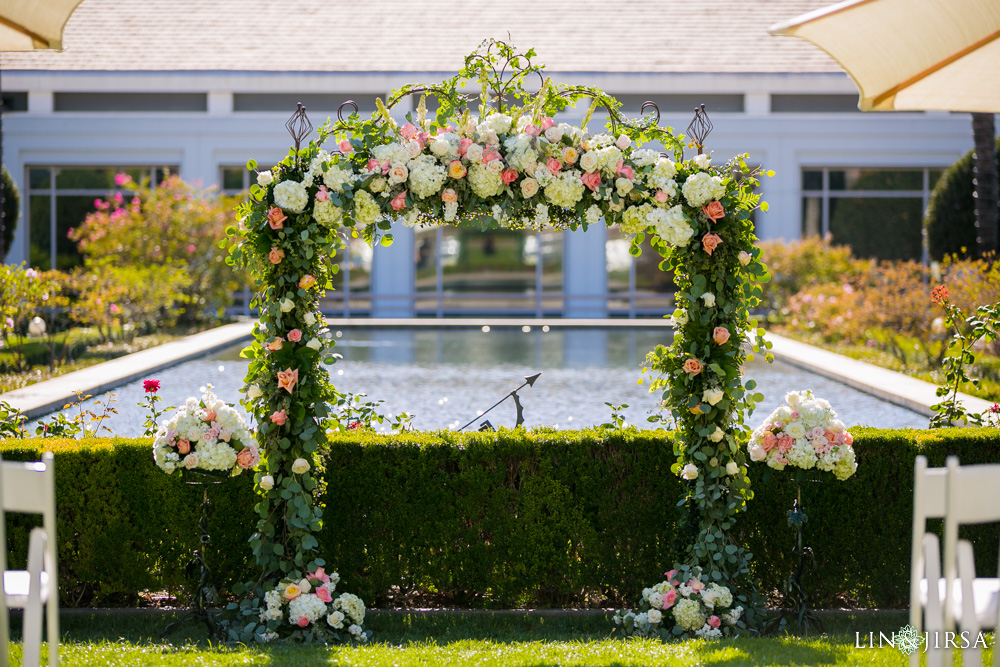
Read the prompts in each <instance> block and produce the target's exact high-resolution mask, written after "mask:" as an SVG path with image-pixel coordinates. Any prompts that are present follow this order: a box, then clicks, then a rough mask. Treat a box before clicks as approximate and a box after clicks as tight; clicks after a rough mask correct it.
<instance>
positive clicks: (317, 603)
mask: <svg viewBox="0 0 1000 667" xmlns="http://www.w3.org/2000/svg"><path fill="white" fill-rule="evenodd" d="M303 616H304V617H306V618H308V619H309V622H310V623H315V622H316V621H318V620H319V619H320V618H322V617H323V616H326V604H325V603H324V602H323V601H322V600H320V599H319V598H318V597H316V596H315V595H312V594H308V593H303V594H302V595H299V596H298V597H297V598H295V599H294V600H292V601H291V602H289V603H288V622H289V623H291V624H293V625H294V624H296V623H297V622H298V620H299V619H300V618H302V617H303Z"/></svg>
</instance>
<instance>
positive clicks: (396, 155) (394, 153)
mask: <svg viewBox="0 0 1000 667" xmlns="http://www.w3.org/2000/svg"><path fill="white" fill-rule="evenodd" d="M372 157H374V158H375V159H376V160H378V161H379V162H385V161H386V160H388V161H389V166H390V167H395V166H397V165H405V164H406V163H407V162H408V161H409V159H410V156H409V154H408V153H407V152H406V146H404V145H403V144H401V143H399V142H395V141H394V142H393V143H391V144H382V145H381V146H376V147H375V148H373V149H372Z"/></svg>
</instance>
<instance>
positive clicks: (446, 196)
mask: <svg viewBox="0 0 1000 667" xmlns="http://www.w3.org/2000/svg"><path fill="white" fill-rule="evenodd" d="M441 201H443V202H444V203H445V204H453V203H455V202H457V201H458V193H457V192H455V191H454V190H452V189H451V188H445V189H444V190H442V191H441Z"/></svg>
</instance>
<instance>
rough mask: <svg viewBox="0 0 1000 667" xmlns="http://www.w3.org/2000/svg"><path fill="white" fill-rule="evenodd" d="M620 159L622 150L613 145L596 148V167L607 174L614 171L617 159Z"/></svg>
mask: <svg viewBox="0 0 1000 667" xmlns="http://www.w3.org/2000/svg"><path fill="white" fill-rule="evenodd" d="M621 159H622V151H621V149H620V148H618V147H617V146H615V145H611V146H605V147H603V148H599V149H597V161H598V165H599V166H598V168H599V169H600V170H601V171H603V172H605V173H607V174H609V175H611V174H614V173H615V169H616V168H617V167H618V161H619V160H621Z"/></svg>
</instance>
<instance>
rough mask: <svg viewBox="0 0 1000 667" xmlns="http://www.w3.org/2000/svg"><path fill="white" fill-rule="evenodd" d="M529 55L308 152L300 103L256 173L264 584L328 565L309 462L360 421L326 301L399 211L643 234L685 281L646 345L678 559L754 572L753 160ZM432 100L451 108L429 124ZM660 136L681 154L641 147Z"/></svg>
mask: <svg viewBox="0 0 1000 667" xmlns="http://www.w3.org/2000/svg"><path fill="white" fill-rule="evenodd" d="M533 55H534V54H533V53H532V52H531V51H528V52H526V53H524V54H518V53H516V52H515V51H514V49H513V48H512V47H510V46H509V45H507V44H505V43H502V42H494V41H490V42H486V43H484V45H483V46H482V47H481V49H480V50H479V51H478V52H477V53H474V54H472V55H470V56H469V57H468V58H466V62H465V66H464V67H463V68H462V70H461V71H460V72H459V73H458V74H457V75H456V76H455V77H453V78H451V79H448V80H446V81H444V82H442V83H440V84H436V85H431V86H417V85H414V86H406V87H404V88H401V89H400V90H398V91H396V92H394V93H393V95H392V96H391V97H390V98H389V100H388V102H387V103H383V102H382V101H381V100H378V101H377V103H376V106H377V111H376V112H375V113H373V114H372V116H371V117H370V118H367V119H362V118H361V117H360V116H359V115H358V114H357V112H356V111H355V113H353V114H352V115H351V116H350V117H348V118H341V117H340V116H339V114H338V120H336V121H329V122H328V123H327V124H325V125H324V126H323V127H321V128H320V130H319V133H318V134H319V139H318V140H317V141H310V142H309V143H308V144H306V145H304V146H303V145H302V143H301V142H302V140H303V139H304V138H305V136H306V134H307V133H308V131H309V130H310V129H311V126H309V124H308V120H307V119H306V117H305V115H304V113H297V114H296V115H295V116H293V118H292V119H291V120H290V121H289V130H290V131H291V132H292V135H293V138H294V139H295V146H294V147H293V148H292V150H291V151H290V152H289V155H288V156H287V157H286V158H285V159H284V160H282V161H281V163H280V164H278V165H277V166H276V167H275V168H273V169H272V170H270V171H261V172H259V173H258V175H257V184H256V185H254V186H253V187H252V188H251V197H250V200H249V201H248V202H246V203H245V204H244V205H242V206H241V207H240V208H239V210H238V217H239V225H238V226H234V227H232V228H230V230H229V232H230V236H231V244H230V253H231V256H232V261H234V262H237V263H239V264H242V265H245V266H247V267H249V268H250V269H251V271H252V273H253V275H254V276H255V277H256V278H257V280H258V291H257V294H256V297H255V300H254V302H253V305H255V306H257V307H259V311H260V323H259V325H258V326H257V327H256V329H255V340H254V342H253V344H252V345H251V346H250V347H249V348H247V350H246V351H245V355H246V356H248V357H249V358H250V359H251V363H250V369H249V373H248V376H247V385H246V391H247V399H246V402H245V403H246V406H247V408H248V409H249V410H250V411H252V412H253V414H254V415H255V416H256V418H257V421H258V423H259V424H260V427H259V433H258V441H259V442H260V444H261V446H262V449H263V454H264V460H265V466H266V468H265V470H263V471H261V472H260V473H258V478H257V479H258V488H259V490H260V493H261V496H262V498H261V501H260V503H259V504H258V506H257V511H258V514H259V517H260V522H259V526H258V528H259V531H258V534H257V535H256V536H255V538H254V540H253V549H254V553H255V556H256V558H257V561H258V563H259V565H260V566H261V570H262V575H261V580H260V581H261V582H265V581H267V582H271V584H272V585H273V582H275V581H277V580H287V579H294V577H295V576H299V575H302V574H304V573H305V572H306V571H308V570H315V568H316V567H318V566H322V565H323V564H324V563H323V561H322V559H320V558H319V557H318V554H316V553H315V550H316V547H317V541H316V539H315V537H314V534H315V533H316V532H317V531H319V530H320V529H321V527H322V521H323V512H324V511H325V512H327V513H330V512H336V508H335V507H326V508H319V507H317V506H316V505H315V502H314V493H315V491H316V489H317V488H318V486H319V485H320V484H321V483H322V479H321V476H320V475H316V474H314V472H315V471H314V465H315V464H316V462H317V460H316V458H315V454H316V452H317V450H318V449H319V448H320V447H321V446H322V444H323V443H324V441H325V438H326V433H327V432H328V430H330V429H345V428H347V425H346V424H341V423H339V422H338V421H337V419H336V418H335V415H334V414H332V413H331V411H330V409H329V407H328V406H329V405H330V404H332V403H333V402H334V401H335V400H336V397H337V393H336V391H335V390H334V388H333V386H332V384H331V383H330V378H329V374H328V372H327V370H326V368H325V366H324V364H323V363H322V362H323V360H324V359H325V360H326V361H328V362H332V361H333V357H334V355H333V354H332V345H333V342H332V341H331V340H330V338H329V336H328V335H327V331H326V326H325V323H324V319H323V316H322V314H321V313H320V312H319V310H318V299H319V297H320V296H321V295H322V294H323V291H324V290H327V289H332V288H333V282H332V279H333V277H334V276H335V275H336V274H337V273H338V270H339V267H338V264H337V261H338V252H340V251H341V250H342V249H343V248H344V246H345V242H346V239H347V237H349V236H361V237H363V238H364V239H366V240H367V241H368V242H370V243H372V244H375V243H383V244H389V243H391V241H392V237H391V234H390V228H391V222H392V221H393V220H398V219H401V220H402V221H403V222H404V223H406V224H410V225H418V224H420V225H440V224H454V225H460V224H465V225H474V226H476V227H482V228H489V227H497V226H499V227H503V228H512V229H519V228H548V227H555V228H562V229H576V228H577V227H584V228H585V227H587V226H589V225H593V224H598V223H600V222H602V221H603V222H604V223H605V224H606V225H608V226H610V225H613V224H618V225H619V228H620V229H621V231H622V232H623V233H625V234H627V235H631V236H632V238H633V243H632V251H633V253H636V254H637V253H638V252H639V247H640V243H642V242H643V241H644V240H646V239H649V241H650V244H651V245H652V247H653V248H654V249H655V250H656V251H657V252H659V253H660V254H661V255H662V256H663V257H664V261H663V262H662V263H661V268H662V269H664V270H668V269H669V270H673V271H674V272H675V274H676V276H677V280H678V286H679V288H680V292H679V297H678V298H679V301H680V303H679V305H680V311H678V313H675V317H676V318H677V319H678V320H679V328H678V335H677V336H676V338H675V342H674V345H673V346H672V347H671V348H669V349H667V348H661V349H658V350H657V351H654V352H653V353H652V356H651V367H652V368H653V369H655V370H656V371H658V372H660V373H662V374H663V379H661V380H660V381H659V382H658V383H657V384H656V385H655V386H656V388H658V389H662V390H663V398H664V400H665V401H666V402H667V404H668V405H669V407H670V408H671V409H672V411H673V413H674V416H675V419H676V421H677V424H678V428H679V431H680V434H681V440H680V442H681V444H679V445H678V446H677V453H678V464H677V466H676V472H678V474H683V476H684V477H685V478H689V480H690V493H689V496H688V497H687V498H686V499H685V500H684V503H685V505H686V506H687V508H688V510H689V512H690V514H691V522H690V526H691V535H690V536H689V537H690V539H689V540H688V542H687V544H686V545H685V547H684V549H683V550H682V551H683V552H682V553H680V554H674V555H678V556H680V559H681V560H682V561H683V562H685V563H686V564H688V565H691V566H694V565H699V566H701V567H702V570H703V572H704V573H705V576H706V577H709V578H711V579H715V580H720V581H722V580H729V579H731V578H733V577H735V576H737V575H739V574H741V573H743V572H745V571H746V562H745V557H744V555H743V554H742V553H741V552H740V551H739V550H738V549H737V548H736V546H735V545H733V544H732V543H731V541H730V540H729V537H728V534H729V530H730V528H731V527H732V525H733V522H734V521H735V517H736V515H737V514H738V513H739V512H740V511H742V509H743V508H744V506H745V502H746V500H747V499H748V498H749V496H750V492H749V483H748V481H747V479H746V476H745V462H744V461H743V458H742V454H741V451H742V449H743V448H741V447H740V446H739V445H740V444H741V443H745V441H746V438H747V437H748V430H747V429H746V427H745V425H744V419H745V414H746V412H747V411H748V410H751V409H752V408H753V404H754V400H753V395H752V393H747V392H746V390H745V388H744V385H743V383H742V378H741V375H740V365H741V364H742V362H743V360H744V359H745V354H744V353H743V351H742V350H741V348H740V341H742V340H743V339H744V338H745V337H746V336H748V335H749V336H755V335H757V330H756V328H755V326H754V323H753V322H752V321H751V320H750V319H749V316H748V312H749V309H750V308H751V307H753V306H754V305H755V303H756V302H757V300H758V299H759V296H760V288H759V286H758V285H757V283H758V282H759V281H761V280H766V279H767V274H766V270H765V268H764V267H763V265H762V264H761V262H760V259H759V251H757V250H756V249H755V247H754V241H755V240H756V239H755V237H754V233H753V222H752V218H751V215H752V212H753V211H754V210H755V209H756V208H757V207H758V204H759V196H758V195H757V194H755V193H754V188H755V187H756V186H757V185H758V176H759V174H760V170H759V169H757V168H752V167H750V166H748V165H747V163H746V161H745V159H744V157H737V158H734V159H733V160H731V161H729V162H728V163H726V164H724V165H721V166H717V165H713V164H712V161H711V159H710V157H709V156H707V155H703V154H701V146H700V145H699V146H698V149H699V152H698V154H697V155H694V156H692V157H691V158H690V159H684V142H683V137H678V136H675V135H674V134H673V133H672V131H671V130H670V128H663V127H660V126H659V124H658V123H659V119H658V115H656V114H650V115H646V116H643V117H641V118H640V119H638V120H628V119H626V118H624V117H622V115H621V114H620V112H619V108H620V105H619V103H618V102H617V101H616V100H614V98H612V97H611V96H609V95H607V94H606V93H604V92H603V91H600V90H597V89H593V88H583V87H568V86H561V85H556V84H554V83H553V82H552V81H551V80H550V79H547V78H545V77H544V75H543V72H542V68H541V67H540V66H537V65H534V64H533V63H532V57H533ZM529 81H537V83H538V86H539V88H538V90H537V92H529V91H528V90H527V88H526V84H527V82H529ZM470 83H472V84H476V85H478V87H479V88H480V90H481V91H482V92H481V94H480V95H479V97H480V104H479V106H478V110H473V109H472V108H471V106H475V105H474V104H473V105H471V106H470V102H472V101H474V99H475V98H474V97H473V98H471V99H470V98H469V97H468V96H466V95H464V94H463V93H462V92H461V90H462V88H463V86H465V85H467V84H470ZM411 95H420V96H421V97H420V102H419V104H418V106H417V109H416V110H415V111H414V112H411V113H410V114H407V118H406V120H407V122H406V123H403V124H399V123H397V122H396V121H395V120H394V119H393V118H392V116H391V114H390V108H391V106H392V105H393V104H394V103H396V102H398V101H400V100H403V99H407V98H409V96H411ZM426 96H432V97H433V98H434V99H435V100H436V101H437V103H438V105H439V106H438V110H437V113H436V115H435V116H434V117H430V115H429V114H428V113H427V111H426V106H425V102H426ZM584 99H586V100H589V101H590V106H589V109H588V111H587V112H586V114H585V116H584V119H583V122H582V123H581V125H580V126H579V127H577V126H572V125H569V124H567V123H562V122H559V121H558V120H557V119H556V116H557V114H558V113H559V112H561V111H563V110H564V109H565V108H566V107H567V106H568V105H570V104H575V103H577V102H578V101H581V100H584ZM598 107H604V108H605V110H606V111H607V112H608V115H609V119H610V120H609V123H608V127H607V128H602V129H601V130H600V131H597V132H593V133H592V132H590V131H589V130H588V129H587V126H588V123H589V120H590V118H591V116H592V114H593V113H594V112H595V111H596V109H597V108H598ZM300 112H301V109H300ZM703 139H704V135H703V134H702V135H700V136H697V137H696V138H695V142H696V143H700V142H702V141H703ZM652 141H655V142H658V143H659V144H660V145H661V146H663V147H664V148H665V149H666V150H667V151H669V152H667V153H661V152H659V151H657V150H651V149H649V148H645V147H643V144H644V143H647V142H652ZM324 146H329V147H330V150H327V149H326V148H324ZM249 167H250V168H251V169H256V164H255V163H253V162H252V161H251V163H250V164H249ZM722 330H724V331H725V332H726V333H725V335H723V334H722V333H721V332H722ZM758 342H759V343H762V341H758ZM695 362H697V364H698V367H697V371H696V372H695V368H694V364H695ZM717 397H718V398H717ZM719 433H721V434H722V435H721V438H720V437H719ZM691 466H694V467H695V468H697V469H698V474H697V475H695V476H691ZM734 466H735V469H734ZM262 481H263V483H261V482H262ZM669 557H670V554H664V558H665V559H666V558H669Z"/></svg>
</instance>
